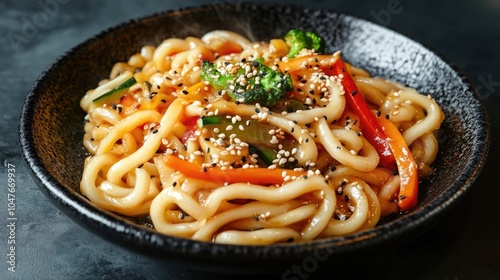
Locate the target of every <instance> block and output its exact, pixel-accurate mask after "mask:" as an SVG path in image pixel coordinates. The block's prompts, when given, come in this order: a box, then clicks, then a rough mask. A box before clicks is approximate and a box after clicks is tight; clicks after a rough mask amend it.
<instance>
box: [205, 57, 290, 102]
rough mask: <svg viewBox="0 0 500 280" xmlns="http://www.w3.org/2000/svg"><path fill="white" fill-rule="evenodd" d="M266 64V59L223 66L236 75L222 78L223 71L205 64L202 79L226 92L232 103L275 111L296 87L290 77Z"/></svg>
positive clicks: (228, 74) (225, 75) (209, 63)
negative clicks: (279, 102)
mask: <svg viewBox="0 0 500 280" xmlns="http://www.w3.org/2000/svg"><path fill="white" fill-rule="evenodd" d="M263 62H264V59H263V58H259V59H257V60H254V61H246V60H243V61H242V62H239V63H236V64H231V67H228V66H229V64H228V65H223V66H220V67H222V68H223V69H224V68H225V69H228V70H231V71H232V72H233V73H234V72H235V73H234V74H231V73H228V72H229V71H228V72H226V71H223V72H225V73H224V74H222V73H221V70H222V69H221V70H219V69H218V68H217V65H216V64H214V63H212V62H210V61H204V62H203V63H202V64H201V66H202V72H201V78H202V80H205V81H208V82H209V83H210V84H211V85H212V86H213V87H214V88H215V89H218V90H222V89H224V90H226V92H227V94H228V95H229V96H230V97H231V98H232V99H233V100H237V101H239V102H243V103H246V104H255V103H259V104H260V105H262V106H264V107H272V106H274V105H275V104H276V103H277V102H278V101H280V100H282V99H284V98H285V95H286V93H287V92H289V91H291V90H293V83H292V79H291V77H290V75H289V74H286V75H285V74H283V73H281V72H280V71H279V70H273V69H272V68H270V67H269V66H267V65H264V64H263ZM235 69H236V70H235ZM255 71H256V72H255ZM254 73H256V74H255V75H254Z"/></svg>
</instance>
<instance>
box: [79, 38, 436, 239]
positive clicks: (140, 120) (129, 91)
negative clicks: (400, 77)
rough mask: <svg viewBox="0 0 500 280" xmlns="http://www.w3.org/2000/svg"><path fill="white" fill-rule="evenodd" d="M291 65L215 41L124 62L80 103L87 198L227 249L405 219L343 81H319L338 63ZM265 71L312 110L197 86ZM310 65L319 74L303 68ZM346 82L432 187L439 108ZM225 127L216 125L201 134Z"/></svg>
mask: <svg viewBox="0 0 500 280" xmlns="http://www.w3.org/2000/svg"><path fill="white" fill-rule="evenodd" d="M287 53H288V46H287V45H286V44H285V43H284V41H283V40H281V39H273V40H271V41H270V42H256V43H254V42H250V41H248V40H247V39H246V38H244V37H242V36H241V35H239V34H236V33H233V32H229V31H213V32H210V33H207V34H205V35H204V36H203V37H201V38H195V37H187V38H185V39H178V38H170V39H167V40H165V41H163V43H161V44H160V45H159V46H157V47H153V46H144V47H143V48H142V49H141V50H140V53H137V54H134V55H132V56H131V57H130V59H129V60H128V62H120V63H116V64H115V65H114V67H113V68H112V69H111V73H110V77H109V79H106V80H103V81H102V82H101V83H100V84H99V86H98V87H97V88H95V89H92V90H89V91H88V92H87V93H86V94H85V96H84V97H83V98H82V99H81V103H80V105H81V107H82V108H83V110H85V111H86V112H87V115H86V117H85V125H84V130H85V135H84V139H83V144H84V147H85V149H86V150H87V151H88V152H89V156H88V158H87V159H86V161H85V169H84V172H83V175H82V180H81V191H82V193H83V194H84V195H85V196H86V197H87V198H88V199H89V200H90V201H92V202H93V203H94V204H96V205H97V206H99V207H101V208H103V209H106V210H109V211H112V212H115V213H119V214H123V215H127V216H145V217H149V218H150V219H151V221H152V224H153V225H154V228H155V229H156V230H157V231H158V232H161V233H164V234H167V235H172V236H178V237H183V238H190V239H195V240H201V241H207V242H218V243H231V244H273V243H280V242H300V241H307V240H313V239H318V238H325V237H330V236H339V235H346V234H350V233H354V232H358V231H361V230H363V229H367V228H372V227H374V226H375V225H376V224H377V223H378V221H379V220H380V219H381V218H382V217H384V216H387V215H390V214H393V213H397V212H399V211H400V209H399V207H398V204H397V201H398V199H397V196H398V192H399V189H400V185H401V182H400V181H401V177H402V176H400V175H399V174H398V172H397V169H396V168H392V169H391V168H385V167H382V166H380V165H379V155H378V154H377V151H376V150H375V148H374V147H373V146H372V145H371V144H370V143H369V141H367V139H365V137H364V134H363V133H362V128H361V124H360V121H359V118H358V116H356V114H354V113H353V111H352V110H350V109H349V108H348V106H347V105H346V98H345V95H346V94H347V93H346V92H345V90H344V88H343V86H342V83H341V81H342V76H341V75H338V76H335V75H328V74H327V73H325V71H324V70H323V69H325V67H329V65H331V64H332V63H333V62H334V61H335V60H336V59H338V57H339V53H335V54H333V55H318V54H316V53H314V51H311V50H303V51H302V52H301V53H300V54H299V56H297V57H296V58H288V57H287V56H286V54H287ZM258 58H263V64H265V65H267V66H269V67H270V68H272V69H273V70H279V71H280V72H282V73H286V74H288V75H289V77H290V78H291V79H292V81H293V90H292V91H290V92H288V93H287V95H286V99H285V100H291V99H293V100H295V101H298V102H299V103H301V104H302V105H305V106H306V107H307V109H305V110H303V109H299V110H285V109H284V107H280V106H274V107H270V108H267V107H264V106H261V105H259V104H246V103H244V102H240V101H244V100H233V99H232V98H231V97H230V96H229V95H228V93H227V91H226V90H217V89H215V88H214V87H213V86H212V85H211V84H210V83H208V82H207V81H203V80H202V79H201V77H200V76H201V72H202V68H201V64H202V62H203V61H206V60H208V61H212V62H214V63H216V64H217V65H219V67H221V65H222V66H224V67H229V68H225V69H227V70H228V71H231V69H230V68H231V67H235V68H238V67H240V68H245V67H247V65H249V66H248V67H249V71H247V73H248V74H249V75H250V76H251V75H252V68H251V66H252V64H251V62H252V61H255V60H256V59H258ZM310 61H314V63H315V64H316V66H311V67H304V65H306V64H307V63H309V62H310ZM304 63H306V64H304ZM347 70H349V71H348V72H349V73H350V74H351V76H352V78H353V79H354V81H355V83H356V85H357V87H358V89H359V91H360V93H359V94H362V95H363V98H364V99H365V100H366V102H367V103H368V104H369V106H370V108H371V109H372V110H373V111H374V112H375V114H377V115H381V116H386V118H387V119H389V121H390V122H391V123H393V124H394V125H395V126H396V127H397V128H398V129H399V131H400V132H401V135H402V136H403V138H404V141H405V142H406V144H407V145H408V147H409V149H410V150H411V154H412V155H413V158H414V160H415V162H416V164H417V168H418V174H419V176H420V178H422V177H425V176H428V175H429V174H431V173H432V168H431V167H430V165H431V164H432V162H433V161H434V160H435V158H436V154H437V151H438V142H437V140H436V137H435V132H436V130H437V129H439V127H440V124H441V122H442V120H443V113H442V111H441V109H440V108H439V106H438V104H436V102H435V101H434V100H433V99H432V98H430V97H429V96H425V95H421V94H419V93H418V92H417V91H415V90H414V89H412V88H408V87H405V86H403V85H401V84H399V83H397V82H394V81H389V80H385V79H381V78H375V77H371V76H370V75H369V74H368V73H367V72H366V71H364V70H363V69H360V68H356V67H354V66H351V65H349V64H347ZM132 77H133V78H134V79H135V81H136V82H135V83H134V84H133V85H131V86H130V87H128V88H126V89H125V90H123V91H122V93H121V94H120V96H119V98H118V99H116V100H114V101H113V102H108V103H104V104H99V105H97V103H96V102H95V100H96V99H98V98H99V97H100V96H102V95H104V94H106V93H109V92H110V91H112V90H113V89H116V88H117V87H119V86H120V85H122V84H123V83H125V82H126V81H127V80H130V79H131V78H132ZM280 104H282V105H283V104H285V105H286V102H285V103H280ZM217 116H220V118H219V121H221V122H222V123H223V124H222V125H219V126H217V125H215V127H214V125H212V127H210V125H207V126H201V125H200V120H201V119H203V118H207V119H208V118H209V117H212V118H214V117H217ZM200 118H201V119H200ZM207 119H206V120H207ZM249 130H252V131H254V132H256V131H257V132H258V133H256V135H257V136H258V137H261V138H262V139H270V140H269V141H268V142H270V143H267V144H266V145H268V147H271V148H272V149H274V150H275V151H276V158H274V159H273V161H272V162H271V163H267V164H266V163H264V162H263V159H262V155H261V154H258V153H256V152H255V150H254V149H252V144H251V143H249V141H250V140H246V141H245V139H243V138H244V137H243V136H244V135H245V133H249V132H248V131H249ZM262 131H264V132H265V133H264V134H266V135H265V136H262V135H260V134H262ZM259 133H260V134H259ZM242 135H243V136H242ZM389 140H390V139H389ZM180 170H182V171H183V172H181V171H180Z"/></svg>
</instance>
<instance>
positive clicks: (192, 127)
mask: <svg viewBox="0 0 500 280" xmlns="http://www.w3.org/2000/svg"><path fill="white" fill-rule="evenodd" d="M199 118H200V117H198V116H196V117H190V118H187V119H186V120H185V121H184V122H183V124H184V125H185V126H186V131H185V132H184V135H183V136H182V139H181V142H182V144H186V143H187V141H188V140H189V138H191V137H193V136H194V135H195V132H196V131H197V130H198V125H197V122H198V119H199Z"/></svg>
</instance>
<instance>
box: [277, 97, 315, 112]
mask: <svg viewBox="0 0 500 280" xmlns="http://www.w3.org/2000/svg"><path fill="white" fill-rule="evenodd" d="M308 109H309V107H308V106H307V105H305V104H304V103H302V102H300V101H298V100H295V99H292V98H289V99H286V100H282V101H280V102H278V103H276V105H274V107H273V111H275V112H279V113H281V112H287V113H294V112H297V111H299V110H302V111H304V110H308Z"/></svg>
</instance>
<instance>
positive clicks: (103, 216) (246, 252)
mask: <svg viewBox="0 0 500 280" xmlns="http://www.w3.org/2000/svg"><path fill="white" fill-rule="evenodd" d="M236 5H238V6H242V7H246V8H250V7H262V6H264V7H267V8H271V9H276V8H284V7H288V8H291V9H294V10H298V11H304V10H305V9H309V10H321V11H322V12H325V13H328V14H335V15H338V16H345V17H348V18H350V19H351V20H355V21H363V24H370V25H375V27H376V28H382V29H385V31H388V32H391V33H393V34H395V35H398V36H402V37H403V38H404V39H406V40H410V41H411V42H412V43H414V44H416V45H418V46H420V47H422V48H424V49H426V50H428V51H430V52H431V53H433V54H434V55H436V57H437V58H439V59H441V60H442V61H443V62H444V63H445V64H446V65H447V66H448V67H450V70H451V71H452V72H454V73H456V74H457V76H458V77H460V78H461V79H462V83H463V84H464V85H465V86H466V87H467V91H468V92H471V94H473V95H474V96H473V97H474V99H475V100H476V101H477V102H478V104H476V105H477V110H476V111H475V112H476V113H478V114H480V115H481V116H482V117H483V118H482V124H483V125H482V126H481V127H480V128H481V131H480V132H478V134H479V135H483V136H484V138H482V139H480V140H482V141H478V142H477V143H474V144H475V145H474V151H473V153H472V156H471V159H470V161H469V162H468V163H467V164H466V166H465V168H464V172H463V173H461V174H460V176H458V177H457V178H456V179H455V181H454V182H453V184H451V185H450V186H449V187H448V188H447V189H446V190H445V191H444V192H443V193H442V194H441V195H440V196H437V197H435V198H433V199H431V200H430V201H429V203H428V204H427V205H425V206H424V207H422V208H420V209H417V210H415V211H413V212H411V213H408V214H405V215H404V216H403V217H401V218H398V219H395V220H394V221H390V222H388V223H386V224H384V225H382V226H376V227H375V228H373V229H369V230H366V231H362V232H358V233H354V234H351V235H347V236H341V237H332V238H325V239H319V240H314V241H307V242H300V243H291V244H275V245H271V246H266V245H229V244H215V243H209V242H203V241H196V240H189V239H184V238H179V237H174V236H168V235H164V234H161V233H158V232H156V231H154V230H153V229H148V228H145V227H143V226H140V225H137V224H134V223H133V222H131V221H128V220H125V219H123V218H121V217H119V216H118V215H116V214H114V213H111V212H108V211H105V210H101V209H99V208H98V207H96V206H94V205H93V204H92V203H90V201H88V200H86V198H84V197H83V196H82V195H81V194H78V193H77V192H74V191H71V190H70V189H69V187H66V186H64V185H62V184H61V183H59V182H58V181H57V180H56V179H55V178H54V177H53V176H52V175H51V174H50V172H49V171H48V170H47V169H45V168H44V164H43V161H42V159H41V157H40V155H39V154H38V151H37V149H36V147H35V140H34V135H33V133H32V130H31V129H30V125H31V123H32V122H33V120H34V117H35V116H34V113H33V112H34V111H33V109H34V108H35V106H36V103H37V100H38V98H39V94H37V92H38V91H39V88H40V87H42V86H43V83H44V81H45V80H46V79H47V77H49V76H50V75H51V73H52V72H54V71H56V70H57V66H58V65H59V64H60V63H61V62H63V61H65V60H68V59H70V57H71V56H72V55H73V54H74V53H77V52H78V51H80V50H81V49H83V48H85V47H86V46H88V45H90V44H92V43H94V42H95V41H98V40H100V39H101V38H102V37H104V36H107V35H108V34H110V33H113V32H115V31H116V30H119V29H121V28H129V27H132V26H134V25H135V24H137V23H141V22H145V21H150V20H153V21H154V20H155V19H156V18H158V17H168V16H175V15H179V14H182V13H193V12H198V11H203V10H207V9H217V8H221V9H228V8H229V9H231V8H234V7H235V4H234V3H223V4H215V5H201V6H194V7H184V8H179V9H170V10H166V11H163V12H158V13H154V14H151V15H147V16H143V17H139V18H135V19H131V20H128V21H124V22H122V23H119V24H117V25H115V26H113V27H110V28H107V29H105V30H103V31H101V32H99V33H98V34H96V35H93V36H92V37H90V38H87V39H86V40H84V41H83V42H81V43H79V44H77V45H76V46H74V47H72V48H71V49H69V50H68V51H66V52H65V53H63V54H62V55H60V56H59V57H58V58H57V59H56V60H55V61H54V62H53V63H52V64H51V65H49V66H48V67H47V68H46V69H45V70H44V71H43V72H42V74H41V75H40V76H39V77H38V78H37V80H36V82H35V83H34V84H33V86H32V87H31V88H30V90H29V93H28V95H27V97H26V99H25V102H24V104H23V107H22V111H21V115H20V118H19V130H18V134H19V144H20V148H21V152H22V156H23V159H24V161H25V163H26V165H27V166H28V170H29V172H30V174H31V175H32V177H33V178H34V180H35V182H36V183H37V185H38V186H39V187H40V188H41V190H42V191H43V193H44V194H45V195H46V196H47V197H48V198H50V200H51V201H52V202H53V203H54V204H55V205H56V206H57V207H58V208H59V209H61V210H63V212H65V213H66V214H68V215H69V216H70V217H71V218H72V219H73V220H74V221H76V222H77V223H80V224H82V225H84V226H86V227H87V228H89V229H90V230H91V231H93V232H94V233H96V234H98V235H100V236H101V237H102V234H103V233H110V234H115V235H116V236H120V240H116V241H115V242H116V243H119V244H121V245H126V246H127V247H129V248H131V249H133V250H135V249H139V250H140V251H141V250H144V249H145V248H147V249H148V250H152V251H153V253H154V254H155V255H157V256H160V255H162V254H166V253H168V254H171V255H170V256H168V255H167V256H164V257H167V258H169V257H172V256H174V257H181V258H192V257H195V258H199V259H200V260H201V259H202V258H203V257H204V255H211V256H217V257H219V258H221V259H220V261H222V260H227V261H230V260H231V259H233V258H236V259H239V260H252V259H254V258H255V257H258V258H260V260H261V261H262V260H273V259H278V258H280V259H282V258H285V259H287V258H288V259H294V260H297V259H303V258H304V257H307V256H309V255H311V254H312V253H314V252H316V251H317V250H322V251H325V250H328V249H329V248H334V249H335V251H334V252H331V250H328V252H329V253H330V254H331V255H337V254H342V253H346V252H353V251H358V250H360V249H362V248H364V247H366V246H368V247H375V246H376V245H380V244H382V243H386V242H387V241H388V240H393V239H402V238H404V237H408V236H411V237H416V236H418V235H419V234H421V233H423V232H424V231H426V230H427V228H430V227H432V226H433V225H434V224H436V223H437V221H438V219H439V218H440V217H442V216H443V215H444V214H445V212H446V213H447V212H449V210H450V208H451V206H453V205H456V204H457V201H458V200H459V199H461V198H462V197H463V196H464V193H465V192H466V191H468V190H469V189H470V187H471V186H472V184H473V183H474V182H475V181H476V179H477V178H478V176H479V174H480V172H481V170H482V168H483V166H484V163H485V161H486V158H487V155H488V151H489V144H490V123H489V117H488V113H487V110H486V107H485V105H484V102H483V101H482V100H481V98H480V95H479V92H478V91H477V89H476V88H475V86H474V85H473V83H472V82H471V81H470V79H469V78H467V76H466V75H465V74H464V73H463V72H462V71H461V70H460V69H459V68H458V67H457V66H456V65H454V64H453V63H451V62H450V61H449V60H448V59H446V58H445V57H444V56H443V55H442V54H440V53H439V52H436V51H434V50H433V49H431V48H429V47H427V46H425V45H423V44H422V43H421V42H419V41H417V40H415V39H413V38H411V37H410V36H407V35H406V34H403V33H400V32H396V31H394V30H392V29H389V28H387V27H385V26H382V25H380V24H378V23H376V22H374V21H372V20H369V19H365V18H362V17H359V16H355V15H351V14H349V13H345V12H339V11H336V10H333V9H323V8H312V7H304V6H301V5H288V4H262V3H244V2H238V3H236ZM82 198H83V199H84V200H82ZM408 223H409V225H408ZM424 225H426V227H425V229H424ZM395 229H397V230H395ZM138 235H140V236H147V238H146V239H145V241H143V242H142V243H141V244H136V243H135V241H136V239H134V237H135V236H138ZM123 237H125V238H123ZM108 240H109V239H108ZM162 256H163V255H162Z"/></svg>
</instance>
